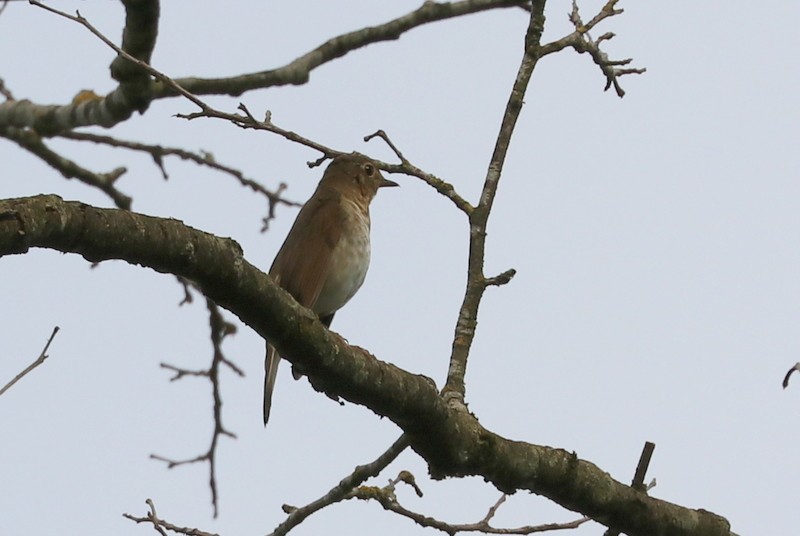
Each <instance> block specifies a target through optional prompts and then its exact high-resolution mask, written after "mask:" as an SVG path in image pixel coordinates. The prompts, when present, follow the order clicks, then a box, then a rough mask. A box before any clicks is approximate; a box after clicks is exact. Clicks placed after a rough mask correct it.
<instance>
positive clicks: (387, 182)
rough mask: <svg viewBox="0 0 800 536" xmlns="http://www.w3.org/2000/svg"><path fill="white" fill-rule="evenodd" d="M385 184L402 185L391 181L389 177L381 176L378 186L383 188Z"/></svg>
mask: <svg viewBox="0 0 800 536" xmlns="http://www.w3.org/2000/svg"><path fill="white" fill-rule="evenodd" d="M384 186H400V185H399V184H397V183H396V182H394V181H390V180H389V179H385V178H383V177H381V182H380V184H378V188H383V187H384Z"/></svg>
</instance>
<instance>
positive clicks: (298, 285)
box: [264, 192, 344, 425]
mask: <svg viewBox="0 0 800 536" xmlns="http://www.w3.org/2000/svg"><path fill="white" fill-rule="evenodd" d="M339 199H340V198H339V194H338V193H336V192H317V193H315V194H314V195H313V196H312V197H311V199H309V200H308V202H307V203H306V204H305V205H304V206H303V208H302V209H300V213H299V214H298V215H297V219H296V220H295V221H294V225H292V229H291V230H290V231H289V234H288V235H287V236H286V240H285V241H284V242H283V245H282V246H281V249H280V251H278V254H277V255H276V256H275V261H274V262H273V263H272V267H271V268H270V270H269V273H270V275H271V276H272V277H273V279H274V280H275V283H276V284H278V285H279V286H280V287H282V288H283V289H285V290H286V291H287V292H289V294H291V295H292V296H293V297H294V299H295V300H297V301H298V303H300V305H303V306H305V307H309V308H311V309H313V308H314V304H315V303H316V302H317V298H318V297H319V293H320V291H322V287H323V286H324V285H325V279H326V277H327V274H328V269H329V267H330V262H331V258H332V254H333V250H334V248H335V247H336V244H338V243H339V238H340V237H341V234H342V227H343V224H344V212H343V211H342V208H341V205H340V203H339ZM330 319H333V315H330ZM328 324H330V320H329V321H328ZM280 359H281V357H280V355H278V352H277V351H275V348H274V347H273V346H272V345H270V344H269V341H268V342H267V357H266V361H265V363H264V369H265V377H264V425H266V424H267V420H268V419H269V412H270V408H271V406H272V390H273V389H274V387H275V378H276V376H277V374H278V364H279V363H280Z"/></svg>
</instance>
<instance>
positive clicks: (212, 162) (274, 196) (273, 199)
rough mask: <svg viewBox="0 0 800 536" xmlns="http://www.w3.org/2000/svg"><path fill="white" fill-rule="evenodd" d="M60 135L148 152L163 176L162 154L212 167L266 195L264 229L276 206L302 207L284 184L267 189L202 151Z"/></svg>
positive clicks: (87, 135)
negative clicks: (284, 195) (286, 190)
mask: <svg viewBox="0 0 800 536" xmlns="http://www.w3.org/2000/svg"><path fill="white" fill-rule="evenodd" d="M59 136H60V137H62V138H65V139H68V140H74V141H89V142H93V143H99V144H103V145H108V146H110V147H119V148H124V149H129V150H132V151H139V152H144V153H148V154H149V155H150V156H151V157H152V159H153V162H155V164H156V166H158V168H159V170H160V171H161V174H162V175H163V177H164V179H168V178H169V176H168V174H167V170H166V168H165V166H164V156H177V157H178V158H180V159H181V160H188V161H190V162H194V163H195V164H198V165H201V166H205V167H209V168H211V169H215V170H217V171H221V172H223V173H225V174H227V175H230V176H232V177H234V178H235V179H236V180H237V181H239V184H241V185H242V186H245V187H247V188H250V189H251V190H253V191H254V192H256V193H259V194H261V195H263V196H264V197H266V198H267V203H268V210H267V215H266V216H264V218H263V219H262V231H266V230H267V228H268V226H269V222H270V221H271V220H273V219H274V218H275V208H276V207H277V205H286V206H289V207H299V206H302V203H297V202H295V201H289V200H288V199H286V198H284V197H282V196H281V194H282V193H283V191H284V190H285V189H286V183H284V182H281V183H280V184H279V185H278V188H277V190H275V191H272V190H268V189H267V188H265V187H264V186H263V185H262V184H261V183H259V182H257V181H255V180H253V179H249V178H247V177H245V176H244V173H242V172H241V171H240V170H238V169H236V168H233V167H231V166H226V165H224V164H220V163H219V162H217V161H216V159H215V158H214V157H213V155H212V154H211V153H208V152H203V153H202V154H198V153H195V152H192V151H187V150H185V149H179V148H176V147H164V146H162V145H151V144H146V143H139V142H134V141H127V140H120V139H117V138H113V137H111V136H102V135H99V134H91V133H86V132H65V133H62V134H59Z"/></svg>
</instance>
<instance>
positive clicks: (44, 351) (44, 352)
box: [0, 326, 61, 396]
mask: <svg viewBox="0 0 800 536" xmlns="http://www.w3.org/2000/svg"><path fill="white" fill-rule="evenodd" d="M59 329H61V328H59V327H58V326H56V327H54V328H53V333H51V334H50V338H49V339H47V344H45V345H44V348H42V352H41V353H40V354H39V357H37V358H36V360H35V361H34V362H33V363H31V364H30V365H28V366H27V367H25V370H23V371H22V372H20V373H19V374H17V375H16V376H14V379H13V380H11V381H10V382H8V383H7V384H5V385H4V386H3V388H2V389H0V396H2V395H3V393H5V392H6V391H8V390H9V389H11V386H12V385H14V384H15V383H17V382H18V381H20V380H21V379H22V378H23V377H24V376H25V375H26V374H28V373H29V372H30V371H32V370H33V369H35V368H36V367H38V366H39V365H41V364H42V363H44V360H45V359H47V357H48V355H47V349H48V348H50V343H51V342H53V338H55V336H56V333H58V330H59Z"/></svg>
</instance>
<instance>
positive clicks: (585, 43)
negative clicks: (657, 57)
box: [541, 0, 647, 97]
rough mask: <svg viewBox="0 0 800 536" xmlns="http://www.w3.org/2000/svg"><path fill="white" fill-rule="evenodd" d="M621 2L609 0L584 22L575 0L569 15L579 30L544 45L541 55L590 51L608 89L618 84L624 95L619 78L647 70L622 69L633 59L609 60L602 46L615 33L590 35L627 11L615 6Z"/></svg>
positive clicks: (615, 87)
mask: <svg viewBox="0 0 800 536" xmlns="http://www.w3.org/2000/svg"><path fill="white" fill-rule="evenodd" d="M618 2H619V0H607V2H606V3H605V5H604V6H603V7H602V8H601V9H600V11H599V12H598V13H597V15H595V16H594V17H592V19H591V20H590V21H589V22H587V23H584V22H583V20H582V19H581V16H580V12H579V10H578V3H577V0H572V11H571V12H570V14H569V20H570V22H571V23H572V24H573V26H575V31H574V32H572V33H571V34H569V35H567V36H565V37H562V38H561V39H558V40H557V41H553V42H551V43H547V44H546V45H543V46H542V48H541V50H542V52H541V56H542V57H544V56H547V55H548V54H553V53H554V52H558V51H560V50H563V49H564V48H567V47H572V48H573V49H574V50H575V51H576V52H578V53H579V54H583V53H588V54H589V55H590V56H591V57H592V60H593V61H594V63H595V64H596V65H597V66H598V67H600V70H601V71H602V73H603V74H604V75H605V77H606V87H605V90H606V91H608V89H609V88H611V86H614V91H615V92H616V93H617V96H619V97H624V96H625V91H624V90H623V89H622V86H620V84H619V78H620V77H621V76H624V75H628V74H642V73H644V72H646V71H647V69H644V68H641V69H640V68H622V67H625V66H626V65H629V64H630V63H631V62H632V61H633V60H632V59H631V58H627V59H624V60H611V59H609V57H608V55H607V54H606V53H605V52H603V50H602V49H601V48H600V45H601V44H602V43H603V41H608V40H609V39H612V38H613V37H614V33H612V32H606V33H604V34H603V35H601V36H600V37H598V38H597V39H594V40H593V39H592V37H591V36H590V35H589V31H591V30H592V29H593V28H594V27H595V26H597V25H598V24H599V23H600V22H602V21H604V20H605V19H607V18H609V17H614V16H616V15H620V14H622V13H623V11H624V10H622V9H616V7H615V6H616V5H617V3H618Z"/></svg>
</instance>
